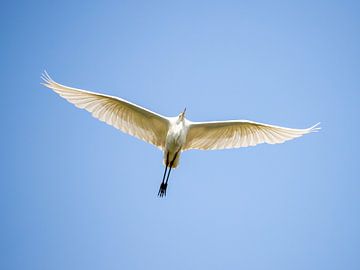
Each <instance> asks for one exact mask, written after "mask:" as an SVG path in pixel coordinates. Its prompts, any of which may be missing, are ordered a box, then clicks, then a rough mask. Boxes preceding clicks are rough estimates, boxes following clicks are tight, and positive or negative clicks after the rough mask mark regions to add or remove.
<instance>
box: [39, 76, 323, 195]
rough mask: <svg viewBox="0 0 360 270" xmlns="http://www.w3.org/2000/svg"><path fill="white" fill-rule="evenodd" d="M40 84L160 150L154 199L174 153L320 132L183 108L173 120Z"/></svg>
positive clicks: (112, 100) (177, 156) (175, 163)
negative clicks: (191, 116) (194, 114)
mask: <svg viewBox="0 0 360 270" xmlns="http://www.w3.org/2000/svg"><path fill="white" fill-rule="evenodd" d="M42 79H43V80H44V82H43V83H42V84H43V85H44V86H46V87H48V88H50V89H52V90H53V91H54V92H56V93H57V94H59V95H60V96H61V97H63V98H64V99H66V100H67V101H69V102H70V103H72V104H74V105H75V106H76V107H78V108H80V109H85V110H87V111H88V112H90V113H91V114H92V116H94V117H95V118H98V119H99V120H100V121H103V122H106V123H107V124H109V125H112V126H114V127H115V128H117V129H119V130H121V131H122V132H124V133H127V134H130V135H133V136H135V137H137V138H139V139H141V140H143V141H145V142H148V143H150V144H153V145H154V146H156V147H158V148H159V149H160V150H162V151H163V163H164V166H165V171H164V175H163V178H162V181H161V184H160V188H159V192H158V196H159V197H163V196H166V190H167V185H168V181H169V176H170V172H171V169H172V168H176V167H177V166H178V165H179V160H180V155H181V153H182V152H183V151H186V150H190V149H200V150H218V149H228V148H239V147H247V146H254V145H257V144H261V143H268V144H276V143H283V142H285V141H288V140H291V139H294V138H297V137H300V136H302V135H304V134H307V133H310V132H315V131H318V130H319V129H320V127H318V125H319V124H320V123H318V124H316V125H314V126H312V127H310V128H306V129H293V128H285V127H280V126H274V125H268V124H262V123H258V122H253V121H248V120H229V121H212V122H193V121H190V120H188V119H186V118H185V112H186V108H185V109H184V111H183V112H181V113H180V114H179V115H178V116H175V117H165V116H162V115H160V114H158V113H155V112H152V111H150V110H148V109H146V108H143V107H140V106H139V105H136V104H134V103H131V102H129V101H126V100H124V99H122V98H118V97H114V96H109V95H104V94H100V93H95V92H90V91H86V90H81V89H77V88H72V87H68V86H65V85H62V84H59V83H57V82H55V81H54V80H53V79H51V77H50V76H49V75H48V74H47V72H46V71H45V72H44V74H43V75H42Z"/></svg>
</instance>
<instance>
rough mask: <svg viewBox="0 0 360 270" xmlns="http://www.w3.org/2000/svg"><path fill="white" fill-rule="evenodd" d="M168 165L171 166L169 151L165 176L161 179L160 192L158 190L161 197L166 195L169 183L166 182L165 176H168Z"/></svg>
mask: <svg viewBox="0 0 360 270" xmlns="http://www.w3.org/2000/svg"><path fill="white" fill-rule="evenodd" d="M168 166H169V153H167V156H166V160H165V171H164V176H163V179H162V181H161V185H160V188H159V192H158V196H159V197H163V196H166V188H167V183H165V176H166V172H167V169H168ZM170 169H171V168H170Z"/></svg>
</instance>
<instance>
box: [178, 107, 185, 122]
mask: <svg viewBox="0 0 360 270" xmlns="http://www.w3.org/2000/svg"><path fill="white" fill-rule="evenodd" d="M185 112H186V108H185V109H184V111H183V112H182V113H180V114H179V116H178V117H179V120H180V121H183V120H184V119H185Z"/></svg>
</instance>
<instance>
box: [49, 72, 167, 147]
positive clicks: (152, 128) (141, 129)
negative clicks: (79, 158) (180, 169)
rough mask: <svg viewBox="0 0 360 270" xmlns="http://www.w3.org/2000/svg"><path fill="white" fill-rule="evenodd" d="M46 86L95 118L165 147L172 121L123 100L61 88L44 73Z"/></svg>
mask: <svg viewBox="0 0 360 270" xmlns="http://www.w3.org/2000/svg"><path fill="white" fill-rule="evenodd" d="M42 79H43V80H44V83H43V85H45V86H46V87H48V88H50V89H52V90H53V91H54V92H56V93H57V94H59V95H60V96H61V97H63V98H65V99H66V100H67V101H69V102H70V103H72V104H74V105H75V106H76V107H78V108H80V109H85V110H87V111H88V112H90V113H91V114H92V115H93V116H94V117H95V118H98V119H99V120H101V121H103V122H106V123H107V124H109V125H112V126H114V127H115V128H117V129H119V130H121V131H123V132H125V133H127V134H130V135H133V136H135V137H137V138H139V139H141V140H144V141H146V142H148V143H151V144H153V145H155V146H157V147H158V148H160V149H163V148H164V147H165V138H166V134H167V130H168V126H169V120H168V119H167V118H166V117H164V116H161V115H159V114H157V113H154V112H152V111H150V110H148V109H145V108H142V107H140V106H138V105H135V104H133V103H131V102H129V101H126V100H124V99H121V98H118V97H113V96H108V95H103V94H100V93H94V92H90V91H85V90H81V89H77V88H72V87H67V86H64V85H61V84H59V83H57V82H55V81H54V80H52V79H51V78H50V76H49V75H48V74H47V73H46V72H45V73H44V75H43V76H42Z"/></svg>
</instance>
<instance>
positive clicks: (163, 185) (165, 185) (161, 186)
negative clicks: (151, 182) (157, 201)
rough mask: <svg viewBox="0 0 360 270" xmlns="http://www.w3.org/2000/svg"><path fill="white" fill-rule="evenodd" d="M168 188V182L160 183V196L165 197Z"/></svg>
mask: <svg viewBox="0 0 360 270" xmlns="http://www.w3.org/2000/svg"><path fill="white" fill-rule="evenodd" d="M166 188H167V183H166V184H165V183H161V185H160V189H159V192H158V196H159V197H164V196H166Z"/></svg>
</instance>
